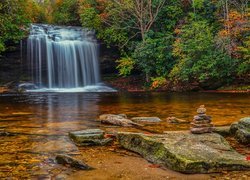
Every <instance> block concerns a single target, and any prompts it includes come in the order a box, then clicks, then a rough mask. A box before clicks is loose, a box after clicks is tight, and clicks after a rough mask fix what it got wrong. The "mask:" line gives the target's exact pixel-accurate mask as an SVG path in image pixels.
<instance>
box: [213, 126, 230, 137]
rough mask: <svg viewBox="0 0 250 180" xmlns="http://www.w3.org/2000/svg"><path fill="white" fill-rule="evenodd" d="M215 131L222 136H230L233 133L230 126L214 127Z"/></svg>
mask: <svg viewBox="0 0 250 180" xmlns="http://www.w3.org/2000/svg"><path fill="white" fill-rule="evenodd" d="M213 132H214V133H218V134H220V135H222V136H229V135H230V134H231V133H230V126H220V127H214V128H213Z"/></svg>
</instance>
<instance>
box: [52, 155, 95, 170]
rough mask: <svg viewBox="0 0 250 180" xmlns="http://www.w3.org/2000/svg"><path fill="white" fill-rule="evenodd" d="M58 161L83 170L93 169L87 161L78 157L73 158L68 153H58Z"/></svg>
mask: <svg viewBox="0 0 250 180" xmlns="http://www.w3.org/2000/svg"><path fill="white" fill-rule="evenodd" d="M56 162H57V163H58V164H62V165H69V166H70V167H73V168H77V169H81V170H90V169H93V168H92V167H90V166H89V165H87V164H86V163H84V162H82V161H79V160H77V159H74V158H72V157H70V156H68V155H65V154H58V155H57V156H56Z"/></svg>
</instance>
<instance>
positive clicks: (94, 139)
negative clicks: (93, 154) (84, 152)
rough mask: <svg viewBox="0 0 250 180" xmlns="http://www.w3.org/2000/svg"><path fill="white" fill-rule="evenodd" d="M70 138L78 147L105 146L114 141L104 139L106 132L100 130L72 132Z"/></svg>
mask: <svg viewBox="0 0 250 180" xmlns="http://www.w3.org/2000/svg"><path fill="white" fill-rule="evenodd" d="M69 137H70V138H71V139H72V140H73V141H74V142H75V143H76V144H77V145H78V146H103V145H106V144H108V143H110V142H112V140H113V139H112V138H104V131H103V130H100V129H87V130H82V131H75V132H70V133H69Z"/></svg>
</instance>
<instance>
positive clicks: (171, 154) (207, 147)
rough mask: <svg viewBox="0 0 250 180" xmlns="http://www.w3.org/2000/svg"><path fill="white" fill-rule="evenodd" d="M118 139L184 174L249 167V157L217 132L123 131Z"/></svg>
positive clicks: (145, 155) (148, 158)
mask: <svg viewBox="0 0 250 180" xmlns="http://www.w3.org/2000/svg"><path fill="white" fill-rule="evenodd" d="M118 140H119V143H120V144H121V146H123V147H124V148H126V149H128V150H131V151H134V152H136V153H139V154H140V155H142V156H143V157H144V158H146V159H147V160H148V161H150V162H153V163H156V164H161V165H163V166H165V167H168V168H170V169H173V170H175V171H179V172H183V173H212V172H221V171H231V170H236V171H238V170H250V162H249V161H247V160H246V157H245V156H243V155H241V154H239V153H237V152H236V151H235V150H234V149H232V148H231V146H230V145H229V144H228V142H227V141H226V140H225V139H224V138H223V137H222V136H221V135H219V134H216V133H209V134H201V135H195V134H191V133H190V132H186V131H185V132H183V131H182V132H180V131H179V132H166V133H165V134H162V135H146V134H141V133H123V132H121V133H118Z"/></svg>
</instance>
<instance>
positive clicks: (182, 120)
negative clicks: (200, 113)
mask: <svg viewBox="0 0 250 180" xmlns="http://www.w3.org/2000/svg"><path fill="white" fill-rule="evenodd" d="M167 121H168V122H169V123H174V124H181V123H189V121H187V120H184V119H179V118H176V117H168V118H167Z"/></svg>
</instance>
